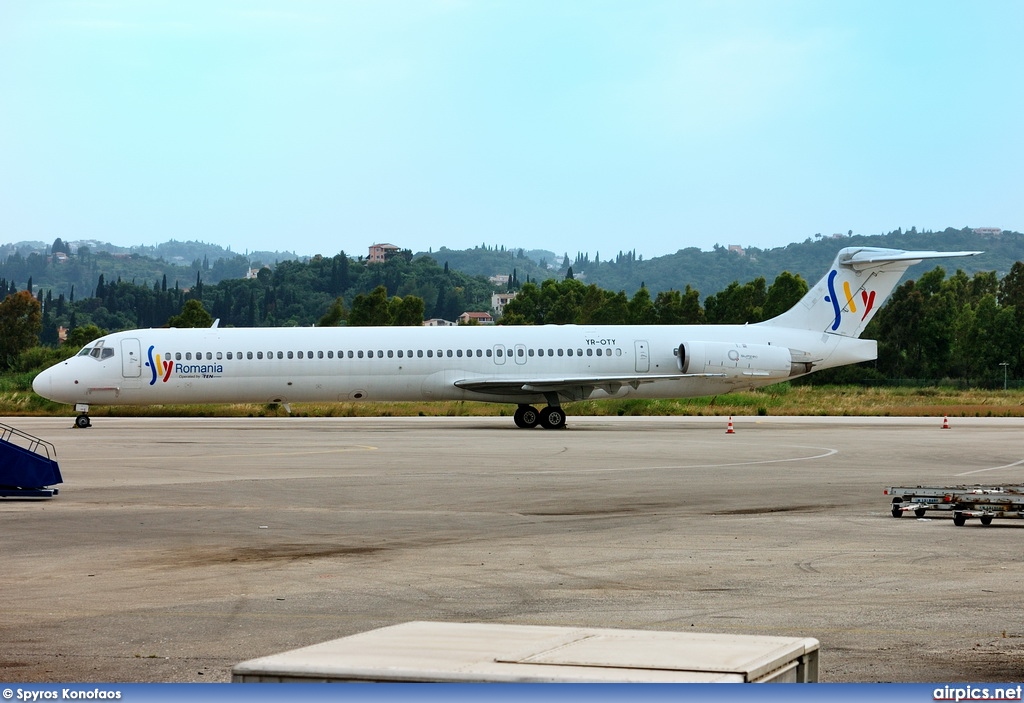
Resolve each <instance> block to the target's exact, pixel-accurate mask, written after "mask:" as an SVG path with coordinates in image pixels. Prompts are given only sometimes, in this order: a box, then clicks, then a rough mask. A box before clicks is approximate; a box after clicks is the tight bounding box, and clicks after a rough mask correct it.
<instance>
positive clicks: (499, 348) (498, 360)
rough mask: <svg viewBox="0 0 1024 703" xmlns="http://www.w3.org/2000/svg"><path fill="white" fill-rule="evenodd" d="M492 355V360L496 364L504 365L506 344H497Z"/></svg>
mask: <svg viewBox="0 0 1024 703" xmlns="http://www.w3.org/2000/svg"><path fill="white" fill-rule="evenodd" d="M492 354H493V356H492V358H493V359H494V363H495V364H504V363H505V345H504V344H495V345H494V349H493V350H492Z"/></svg>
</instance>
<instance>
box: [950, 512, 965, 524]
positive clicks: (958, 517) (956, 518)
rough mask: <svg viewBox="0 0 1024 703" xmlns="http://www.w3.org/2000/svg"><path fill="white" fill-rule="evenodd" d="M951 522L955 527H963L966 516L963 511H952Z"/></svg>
mask: <svg viewBox="0 0 1024 703" xmlns="http://www.w3.org/2000/svg"><path fill="white" fill-rule="evenodd" d="M953 524H954V525H956V526H957V527H963V526H964V525H965V524H967V518H966V517H964V514H963V513H953Z"/></svg>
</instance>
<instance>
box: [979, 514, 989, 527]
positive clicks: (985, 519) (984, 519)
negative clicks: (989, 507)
mask: <svg viewBox="0 0 1024 703" xmlns="http://www.w3.org/2000/svg"><path fill="white" fill-rule="evenodd" d="M978 519H979V520H981V524H982V525H991V524H992V516H991V515H983V516H982V517H980V518H978Z"/></svg>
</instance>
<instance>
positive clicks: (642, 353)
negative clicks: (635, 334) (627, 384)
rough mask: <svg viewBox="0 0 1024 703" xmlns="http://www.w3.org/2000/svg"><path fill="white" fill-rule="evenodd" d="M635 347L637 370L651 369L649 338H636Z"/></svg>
mask: <svg viewBox="0 0 1024 703" xmlns="http://www.w3.org/2000/svg"><path fill="white" fill-rule="evenodd" d="M633 349H634V351H635V353H636V370H637V371H641V372H646V371H650V370H651V355H650V354H649V353H648V351H647V340H646V339H636V340H634V341H633Z"/></svg>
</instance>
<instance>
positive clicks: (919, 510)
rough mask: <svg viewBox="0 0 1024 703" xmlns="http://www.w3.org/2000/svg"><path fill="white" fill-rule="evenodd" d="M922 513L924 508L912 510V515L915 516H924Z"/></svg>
mask: <svg viewBox="0 0 1024 703" xmlns="http://www.w3.org/2000/svg"><path fill="white" fill-rule="evenodd" d="M924 513H925V509H924V508H918V509H917V510H915V511H914V515H916V516H917V517H924Z"/></svg>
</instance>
